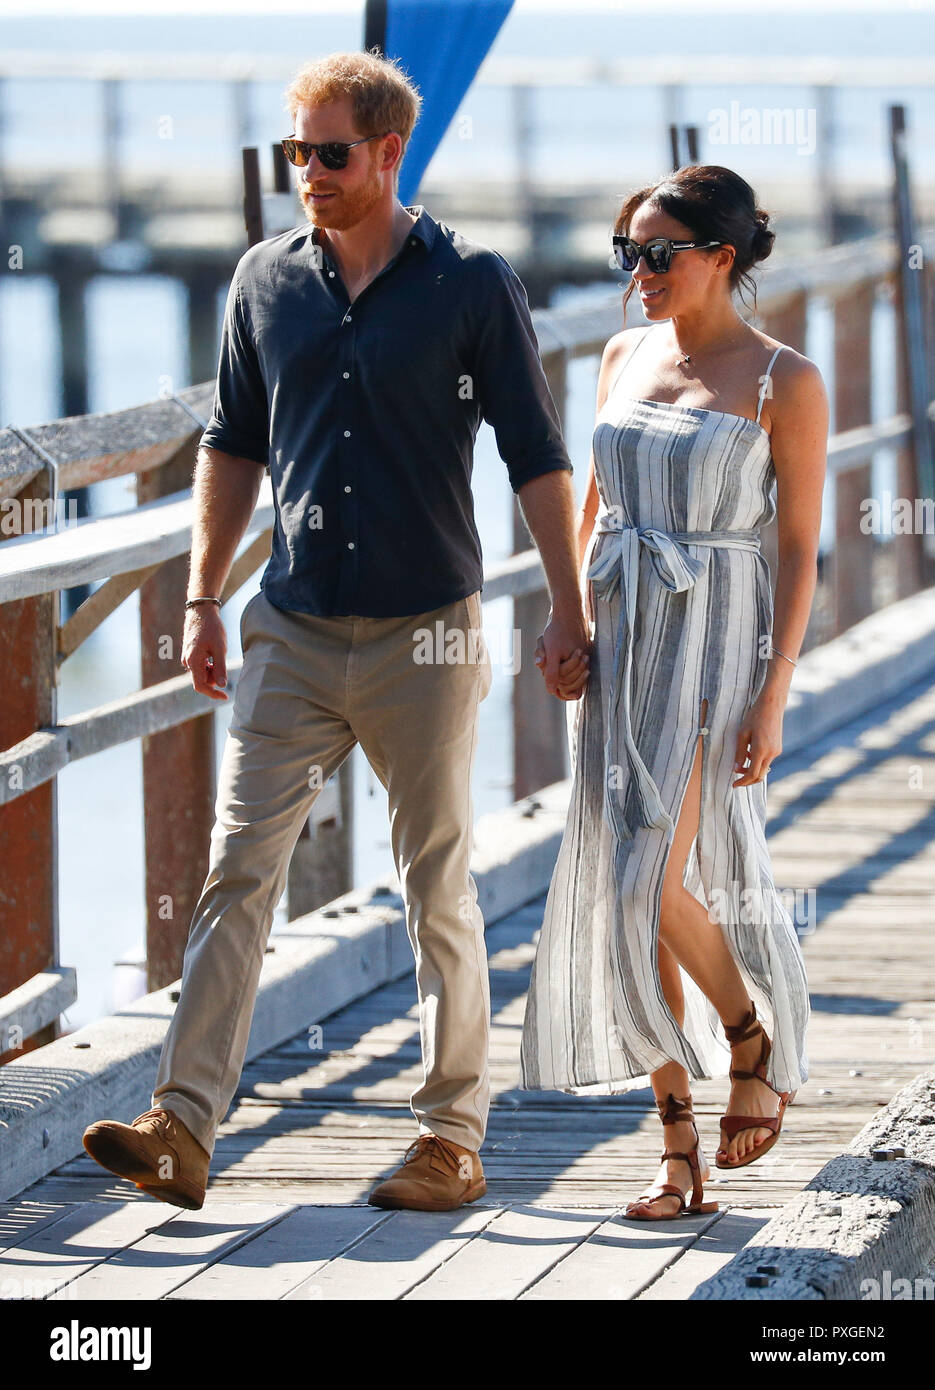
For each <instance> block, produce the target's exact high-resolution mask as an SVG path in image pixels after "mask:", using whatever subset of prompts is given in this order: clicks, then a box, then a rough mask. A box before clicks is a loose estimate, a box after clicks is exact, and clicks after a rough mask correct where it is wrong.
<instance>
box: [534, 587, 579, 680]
mask: <svg viewBox="0 0 935 1390" xmlns="http://www.w3.org/2000/svg"><path fill="white" fill-rule="evenodd" d="M590 653H591V642H590V639H589V637H588V633H587V628H586V627H585V622H584V614H583V612H582V611H581V609H580V608H579V609H578V611H577V613H575V614H574V615H573V616H569V617H567V618H566V617H563V616H557V615H555V614H554V613H553V615H552V616H551V617H550V619H549V621H548V623H547V624H546V628H545V631H544V632H543V633H542V635H541V636H540V638H539V641H538V642H537V644H536V665H537V666H538V667H539V670H540V671H541V673H542V678H543V680H544V681H545V684H546V689H547V690H548V692H549V694H550V695H554V696H555V697H556V699H558V700H580V698H581V695H582V693H583V692H584V687H585V685H586V684H587V680H588V667H589V662H590V659H591V656H590Z"/></svg>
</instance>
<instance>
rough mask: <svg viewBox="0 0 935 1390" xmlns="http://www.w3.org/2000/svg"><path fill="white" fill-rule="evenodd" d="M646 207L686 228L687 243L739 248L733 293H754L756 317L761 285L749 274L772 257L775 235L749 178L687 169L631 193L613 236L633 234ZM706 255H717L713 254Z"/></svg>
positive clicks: (731, 276) (718, 168)
mask: <svg viewBox="0 0 935 1390" xmlns="http://www.w3.org/2000/svg"><path fill="white" fill-rule="evenodd" d="M644 203H648V204H649V205H650V206H651V207H654V208H658V209H660V210H661V211H662V212H664V213H667V214H668V215H669V217H671V218H672V219H673V220H674V221H675V222H678V223H679V224H680V227H684V229H685V231H684V233H683V235H684V236H685V238H686V240H691V241H714V242H717V243H718V245H721V246H732V247H733V248H734V256H733V259H732V261H731V264H730V269H729V271H728V284H729V286H730V289H731V292H733V291H734V290H735V289H739V290H740V291H741V299H742V298H743V290H744V289H751V290H752V291H753V314H754V317H755V316H756V281H755V279H754V278H753V276H752V275H751V274H750V271H751V270H752V268H753V266H754V265H756V263H757V261H763V260H765V259H766V257H767V256H768V255H769V254H770V252H771V251H772V249H773V242H774V241H775V240H776V233H775V232H774V231H773V229H772V227H771V226H770V225H769V220H770V218H769V213H768V212H767V211H766V209H765V208H761V207H760V206H759V205H758V203H757V200H756V193H755V192H754V190H753V189H752V188H751V187H750V185H749V184H748V183H747V181H746V179H745V178H743V177H742V176H741V175H740V174H738V173H737V172H736V170H734V169H727V168H725V166H724V165H723V164H686V165H683V166H682V167H681V168H679V169H675V170H673V171H672V173H670V174H666V176H665V177H664V178H662V179H659V180H657V182H656V183H652V184H647V185H646V187H644V188H638V189H636V190H635V191H634V192H633V193H630V194H629V195H628V196H627V198H626V199H625V200H624V202H623V204H622V206H621V207H620V209H619V211H618V213H617V217H616V219H615V221H614V231H615V232H626V233H629V230H630V222H631V220H632V218H633V215H634V213H635V212H636V210H637V209H638V208H640V207H642V205H643V204H644ZM689 234H690V235H689ZM702 254H703V255H713V254H715V253H714V251H713V250H712V251H704V252H702ZM635 284H636V281H635V280H633V279H632V277H631V279H630V283H629V285H628V286H627V289H626V293H625V295H624V299H623V304H624V310H625V309H626V303H627V299H628V298H629V297H630V295H631V293H632V292H633V289H634V287H635Z"/></svg>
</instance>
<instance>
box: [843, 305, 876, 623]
mask: <svg viewBox="0 0 935 1390" xmlns="http://www.w3.org/2000/svg"><path fill="white" fill-rule="evenodd" d="M875 288H876V287H875V282H874V281H872V280H866V281H864V282H863V283H862V284H859V285H856V286H854V287H853V288H852V289H849V290H848V291H847V292H846V293H845V294H842V295H839V296H838V298H837V299H836V300H835V304H834V428H835V431H836V432H838V433H840V432H841V431H842V430H849V429H856V428H857V427H858V426H860V425H867V424H869V423H870V422H871V418H872V417H871V411H872V403H871V397H870V332H871V320H872V316H873V301H874V295H875ZM870 496H872V470H871V464H870V460H869V459H868V460H867V462H866V463H861V464H858V465H857V466H856V467H854V468H848V469H846V470H845V471H844V472H841V473H839V474H838V475H837V477H836V478H835V483H834V513H835V522H834V528H835V537H834V558H833V564H832V568H833V573H834V631H835V634H837V633H841V632H844V631H845V629H847V628H849V627H853V625H854V623H858V622H860V620H861V618H866V617H867V615H868V614H869V613H872V612H873V561H874V537H873V535H872V533H867V534H865V533H864V532H863V531H862V530H861V529H860V523H861V519H862V513H861V503H862V502H864V501H865V500H866V499H867V498H869V497H870Z"/></svg>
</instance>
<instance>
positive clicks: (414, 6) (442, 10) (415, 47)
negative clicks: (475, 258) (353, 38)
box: [364, 0, 513, 205]
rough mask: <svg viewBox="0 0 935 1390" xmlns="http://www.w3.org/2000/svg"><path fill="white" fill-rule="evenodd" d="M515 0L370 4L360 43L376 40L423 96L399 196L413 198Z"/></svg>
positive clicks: (392, 0)
mask: <svg viewBox="0 0 935 1390" xmlns="http://www.w3.org/2000/svg"><path fill="white" fill-rule="evenodd" d="M512 5H513V0H379V3H375V4H368V6H367V11H366V19H365V27H364V47H365V48H371V47H372V46H373V45H374V44H378V45H379V46H380V48H381V49H382V51H383V53H384V54H385V55H386V57H387V58H395V59H397V60H398V61H399V63H400V66H401V67H402V68H403V69H404V70H405V72H406V75H407V76H408V77H409V78H410V79H411V80H412V81H413V82H414V83H415V85H416V86H417V87H418V89H419V92H420V94H421V96H422V111H421V114H420V116H419V120H418V122H417V123H416V128H415V130H414V131H413V132H412V136H411V138H410V140H409V145H408V148H407V150H406V155H405V158H404V159H403V164H402V168H401V170H400V174H399V199H400V202H401V203H403V204H404V205H406V204H409V205H411V204H412V203H414V202H415V199H416V195H417V193H418V191H419V185H420V183H421V182H422V175H423V174H424V173H425V171H426V169H427V168H428V165H429V161H430V160H431V158H432V155H433V154H434V153H435V151H436V150H437V148H438V146H439V144H440V143H441V140H442V137H443V135H444V134H445V131H446V130H447V129H448V126H449V124H450V122H451V118H452V117H453V116H454V114H455V112H456V111H457V109H458V107H459V106H460V105H461V102H462V100H463V99H464V95H465V93H466V92H467V90H468V88H469V87H470V85H471V83H472V82H473V81H474V78H475V76H476V74H477V70H478V68H479V67H480V65H481V63H482V62H483V61H484V58H485V57H486V56H487V53H488V52H489V50H490V47H491V45H492V44H493V41H494V39H495V38H496V37H497V34H498V33H499V32H500V29H501V27H502V25H503V21H504V20H505V19H506V17H507V15H508V14H509V12H510V10H511V8H512Z"/></svg>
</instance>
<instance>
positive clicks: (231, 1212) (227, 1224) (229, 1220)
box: [51, 1198, 290, 1300]
mask: <svg viewBox="0 0 935 1390" xmlns="http://www.w3.org/2000/svg"><path fill="white" fill-rule="evenodd" d="M150 1203H151V1204H152V1205H154V1203H153V1199H150ZM150 1209H151V1208H150ZM289 1210H290V1206H289V1205H288V1204H285V1203H277V1202H271V1201H265V1202H257V1201H252V1202H241V1203H237V1204H233V1203H228V1202H222V1201H218V1200H217V1199H215V1198H209V1199H208V1200H206V1201H205V1204H204V1206H203V1207H202V1208H201V1210H200V1211H186V1212H176V1213H175V1215H173V1216H171V1217H170V1219H169V1220H168V1221H166V1222H164V1223H163V1224H161V1225H160V1226H158V1227H157V1229H156V1230H154V1231H150V1233H149V1234H148V1235H146V1236H144V1237H143V1238H142V1239H141V1240H138V1241H136V1242H135V1243H134V1244H133V1245H132V1246H130V1247H129V1248H127V1249H123V1250H120V1251H118V1252H117V1253H116V1254H115V1255H113V1256H112V1257H111V1258H110V1259H108V1260H106V1261H105V1262H104V1263H103V1264H98V1265H95V1266H94V1267H93V1268H92V1269H89V1270H87V1272H86V1273H84V1274H81V1275H79V1276H78V1278H77V1279H75V1280H73V1281H72V1282H71V1283H70V1284H69V1285H68V1286H67V1288H65V1289H62V1290H59V1291H58V1292H57V1293H54V1294H52V1295H51V1298H52V1299H61V1298H66V1297H67V1298H78V1299H97V1300H103V1299H114V1298H119V1299H126V1298H139V1299H149V1298H164V1297H165V1296H166V1294H169V1293H171V1292H172V1291H173V1290H174V1289H178V1288H179V1287H180V1286H181V1285H183V1284H184V1283H185V1282H186V1281H187V1280H188V1279H190V1278H192V1277H193V1276H194V1275H196V1274H198V1273H200V1272H201V1270H203V1269H204V1268H206V1266H208V1265H209V1264H211V1263H213V1261H214V1260H216V1259H219V1258H220V1257H221V1256H222V1255H224V1254H226V1253H228V1252H229V1251H231V1250H234V1249H235V1248H236V1247H237V1246H238V1245H241V1244H242V1243H243V1242H244V1241H245V1240H248V1239H250V1237H251V1236H252V1235H254V1234H256V1233H257V1232H258V1231H261V1230H263V1229H264V1228H265V1227H266V1226H269V1225H272V1224H273V1223H274V1222H276V1221H279V1220H281V1219H282V1217H283V1216H285V1215H287V1214H288V1212H289Z"/></svg>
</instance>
